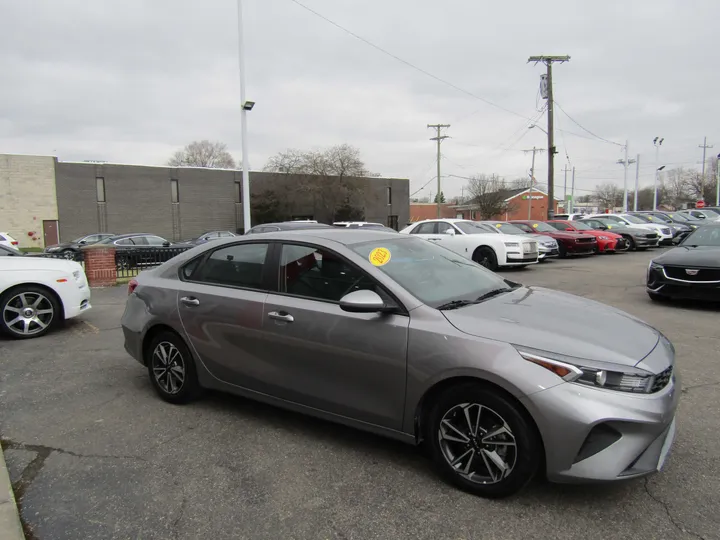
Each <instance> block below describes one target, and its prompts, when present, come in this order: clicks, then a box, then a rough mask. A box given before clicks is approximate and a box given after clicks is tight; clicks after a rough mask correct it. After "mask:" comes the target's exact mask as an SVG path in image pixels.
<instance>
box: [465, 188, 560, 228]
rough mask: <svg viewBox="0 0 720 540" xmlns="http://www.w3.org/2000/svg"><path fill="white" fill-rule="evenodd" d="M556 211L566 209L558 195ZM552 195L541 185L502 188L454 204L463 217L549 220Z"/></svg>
mask: <svg viewBox="0 0 720 540" xmlns="http://www.w3.org/2000/svg"><path fill="white" fill-rule="evenodd" d="M554 199H555V200H554V201H553V206H554V210H555V213H560V211H559V209H562V205H561V204H560V203H561V199H558V198H557V197H555V198H554ZM548 206H549V197H548V194H547V192H546V191H544V190H542V189H539V188H537V187H532V188H517V189H501V190H498V191H495V192H492V193H486V194H484V195H482V196H481V197H475V198H474V199H471V200H469V201H467V202H465V203H464V204H460V205H456V206H455V207H454V210H455V214H456V217H459V218H463V219H473V220H482V219H492V220H502V221H510V220H513V219H536V220H545V219H547V212H548Z"/></svg>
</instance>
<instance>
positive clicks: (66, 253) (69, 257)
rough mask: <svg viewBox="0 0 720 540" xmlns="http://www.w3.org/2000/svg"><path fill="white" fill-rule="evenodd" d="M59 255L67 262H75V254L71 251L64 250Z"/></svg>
mask: <svg viewBox="0 0 720 540" xmlns="http://www.w3.org/2000/svg"><path fill="white" fill-rule="evenodd" d="M60 255H62V257H63V258H64V259H67V260H69V261H73V260H75V252H74V251H73V250H72V249H65V250H63V251H61V252H60Z"/></svg>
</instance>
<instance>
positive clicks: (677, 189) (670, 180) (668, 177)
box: [658, 167, 692, 208]
mask: <svg viewBox="0 0 720 540" xmlns="http://www.w3.org/2000/svg"><path fill="white" fill-rule="evenodd" d="M660 192H662V193H663V194H665V195H666V197H665V199H663V202H665V203H668V204H670V205H671V206H673V207H675V208H678V207H680V206H681V205H682V204H683V203H685V202H687V201H689V200H691V199H692V194H691V186H690V182H689V178H688V171H686V170H685V169H683V168H682V167H678V168H677V169H670V170H669V171H667V172H666V173H665V174H664V175H663V181H662V190H658V199H660Z"/></svg>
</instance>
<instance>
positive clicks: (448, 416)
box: [424, 383, 542, 498]
mask: <svg viewBox="0 0 720 540" xmlns="http://www.w3.org/2000/svg"><path fill="white" fill-rule="evenodd" d="M424 426H425V429H424V431H425V433H424V436H425V440H426V442H427V443H428V444H429V447H430V453H431V455H432V458H433V461H434V462H435V464H436V466H437V468H438V469H439V471H440V473H441V474H442V475H443V476H444V477H445V478H447V479H448V480H449V481H450V482H452V483H453V484H455V485H457V486H458V487H460V488H462V489H464V490H466V491H468V492H470V493H473V494H475V495H479V496H481V497H489V498H500V497H507V496H509V495H512V494H514V493H516V492H518V491H519V490H521V489H522V488H523V487H525V486H526V485H527V484H528V482H530V480H532V478H533V476H535V473H536V472H537V471H538V468H539V466H540V459H541V455H542V449H541V442H540V439H539V436H538V434H537V432H536V430H535V427H534V426H533V425H532V424H531V421H530V420H529V419H527V416H526V414H524V412H523V411H522V410H521V409H520V405H518V404H517V403H514V402H513V400H512V398H509V397H508V396H505V395H504V394H503V393H502V392H500V391H498V390H495V389H493V388H491V387H487V386H485V385H483V384H480V383H466V384H461V385H458V386H453V387H451V388H448V389H447V390H446V391H444V392H443V393H442V394H440V395H439V396H438V398H437V399H436V400H435V402H434V403H433V405H432V408H431V409H430V412H429V415H428V418H427V421H426V422H424Z"/></svg>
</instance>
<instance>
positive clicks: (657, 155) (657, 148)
mask: <svg viewBox="0 0 720 540" xmlns="http://www.w3.org/2000/svg"><path fill="white" fill-rule="evenodd" d="M659 166H660V145H659V144H657V142H656V143H655V180H654V182H653V210H657V199H658V197H657V190H658V179H659V177H660V171H658V167H659Z"/></svg>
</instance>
